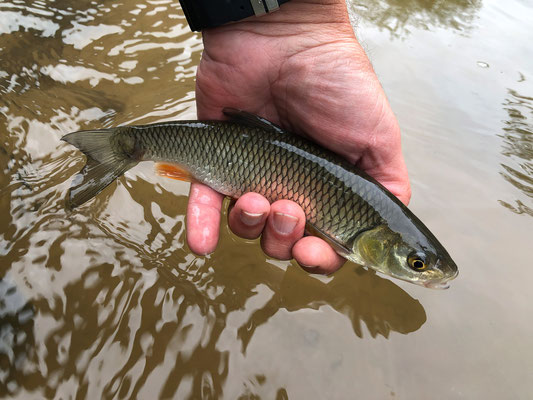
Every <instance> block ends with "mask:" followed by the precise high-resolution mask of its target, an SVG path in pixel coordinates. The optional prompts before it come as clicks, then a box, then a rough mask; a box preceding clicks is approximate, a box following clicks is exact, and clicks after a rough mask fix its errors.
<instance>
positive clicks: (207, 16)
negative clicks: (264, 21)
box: [180, 0, 289, 31]
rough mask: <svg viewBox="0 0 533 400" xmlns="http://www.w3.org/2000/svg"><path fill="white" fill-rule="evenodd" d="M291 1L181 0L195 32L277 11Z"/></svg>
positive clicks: (188, 20)
mask: <svg viewBox="0 0 533 400" xmlns="http://www.w3.org/2000/svg"><path fill="white" fill-rule="evenodd" d="M287 1H289V0H180V4H181V8H182V9H183V12H184V13H185V17H186V18H187V22H188V23H189V27H190V28H191V30H193V31H201V30H202V29H206V28H214V27H215V26H219V25H223V24H225V23H227V22H232V21H239V20H241V19H244V18H247V17H250V16H252V15H255V16H257V17H259V16H261V15H263V14H266V13H270V12H273V11H276V10H277V9H278V8H279V6H280V4H283V3H286V2H287Z"/></svg>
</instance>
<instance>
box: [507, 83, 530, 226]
mask: <svg viewBox="0 0 533 400" xmlns="http://www.w3.org/2000/svg"><path fill="white" fill-rule="evenodd" d="M503 107H504V109H505V111H507V114H508V116H509V117H508V119H507V120H506V121H504V125H505V126H504V128H503V131H504V133H503V135H500V136H501V138H502V139H503V146H502V154H503V155H505V156H506V157H508V158H509V161H508V162H507V163H505V164H501V166H502V168H503V169H504V170H503V171H502V172H500V174H501V176H503V178H504V179H505V180H506V181H507V182H509V183H510V184H512V185H513V186H514V187H516V188H517V189H519V190H520V191H521V192H522V193H523V194H525V195H526V196H527V197H528V198H529V199H533V98H531V97H527V96H523V95H521V94H519V93H518V92H516V91H515V90H511V89H510V90H509V97H508V98H507V99H506V100H505V102H504V103H503ZM500 204H502V205H503V206H504V207H506V208H508V209H509V210H511V211H513V212H515V213H517V214H528V215H531V216H533V208H532V207H531V203H529V205H528V204H524V202H522V201H521V200H515V204H511V203H508V202H505V201H503V200H500Z"/></svg>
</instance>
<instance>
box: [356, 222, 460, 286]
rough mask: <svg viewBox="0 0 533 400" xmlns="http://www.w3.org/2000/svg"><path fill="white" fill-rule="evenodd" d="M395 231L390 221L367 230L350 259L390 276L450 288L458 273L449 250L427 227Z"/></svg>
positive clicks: (360, 236)
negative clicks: (450, 283) (450, 282)
mask: <svg viewBox="0 0 533 400" xmlns="http://www.w3.org/2000/svg"><path fill="white" fill-rule="evenodd" d="M409 228H411V229H405V227H404V229H401V230H394V229H392V228H391V226H389V225H387V224H382V225H378V226H377V227H375V228H373V229H369V230H366V231H363V232H362V233H360V234H359V235H357V237H356V238H355V239H354V241H353V245H352V252H351V254H349V255H348V256H347V258H348V259H350V260H351V261H354V262H356V263H358V264H360V265H363V266H366V267H369V268H373V269H375V270H377V271H379V272H382V273H384V274H386V275H390V276H393V277H395V278H398V279H401V280H404V281H407V282H410V283H414V284H417V285H421V286H425V287H428V288H432V289H447V288H448V287H449V284H448V282H449V281H450V280H452V279H454V278H455V277H456V276H457V274H458V269H457V265H456V264H455V263H454V261H453V260H452V258H451V257H450V255H449V254H448V252H447V251H446V250H445V249H444V247H443V246H442V245H441V244H440V243H439V242H438V241H437V239H436V238H435V237H434V236H433V235H432V234H431V232H429V230H427V228H425V227H424V228H425V229H426V230H427V232H425V231H423V230H421V229H419V228H418V227H417V226H412V227H409Z"/></svg>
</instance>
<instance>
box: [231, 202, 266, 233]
mask: <svg viewBox="0 0 533 400" xmlns="http://www.w3.org/2000/svg"><path fill="white" fill-rule="evenodd" d="M269 212H270V203H269V202H268V200H267V199H265V198H264V197H263V196H261V195H260V194H258V193H246V194H244V195H242V196H241V197H240V198H239V200H237V202H236V203H235V205H234V206H233V208H232V209H231V211H230V213H229V217H228V222H229V226H230V228H231V230H232V231H233V233H235V234H236V235H237V236H240V237H243V238H245V239H255V238H258V237H259V235H261V232H263V228H264V227H265V222H266V220H267V217H268V214H269Z"/></svg>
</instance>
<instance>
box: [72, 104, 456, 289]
mask: <svg viewBox="0 0 533 400" xmlns="http://www.w3.org/2000/svg"><path fill="white" fill-rule="evenodd" d="M223 112H224V114H225V115H226V116H227V117H228V119H227V120H220V121H219V120H212V121H199V120H189V121H170V122H162V123H156V124H149V125H131V126H119V127H115V128H107V129H99V130H85V131H78V132H73V133H69V134H67V135H65V136H63V137H62V140H64V141H65V142H67V143H69V144H71V145H73V146H75V147H76V148H78V149H79V150H80V151H81V152H83V153H84V154H85V155H86V156H87V163H86V164H85V166H84V167H83V169H82V170H81V171H80V172H79V173H78V174H77V176H76V177H75V178H74V180H73V182H72V185H71V188H70V189H69V192H68V194H67V199H66V205H67V207H68V208H70V209H74V208H76V207H78V206H80V205H82V204H84V203H85V202H87V201H89V200H91V199H92V198H93V197H95V196H96V195H97V194H98V193H100V192H101V191H102V190H103V189H104V188H105V187H107V186H108V185H109V184H111V183H112V182H113V181H115V180H116V179H117V178H119V177H120V176H121V175H122V174H124V172H126V171H127V170H129V169H130V168H132V167H133V166H135V165H136V164H137V163H139V162H141V161H155V162H156V170H158V171H159V173H160V174H161V175H163V176H170V177H175V178H178V179H182V180H194V181H197V182H201V183H203V184H205V185H207V186H209V187H211V188H212V189H214V190H216V191H218V192H220V193H222V194H224V195H226V196H229V197H232V198H238V197H240V196H242V195H243V194H245V193H247V192H257V193H259V194H261V195H263V196H265V197H266V198H267V199H268V200H269V201H270V202H274V201H277V200H280V199H288V200H292V201H294V202H296V203H298V204H299V205H300V206H301V207H302V209H303V210H304V212H305V215H306V230H307V231H308V232H309V233H310V234H313V235H316V236H318V237H321V238H322V239H324V240H325V241H326V242H327V243H329V244H330V245H331V246H332V247H333V249H335V251H336V252H337V253H338V254H340V255H341V256H343V257H344V258H346V259H347V260H350V261H352V262H354V263H356V264H358V265H360V266H363V267H366V268H371V269H374V270H376V271H378V272H380V273H382V274H385V275H388V276H391V277H393V278H397V279H400V280H403V281H407V282H410V283H413V284H417V285H421V286H424V287H427V288H432V289H446V288H447V287H449V281H451V280H452V279H454V278H455V277H456V276H457V274H458V268H457V265H456V264H455V262H454V261H453V260H452V258H451V256H450V255H449V254H448V252H447V251H446V249H445V248H444V246H443V245H441V243H440V242H439V241H438V240H437V238H436V237H435V236H434V235H433V234H432V233H431V231H430V230H429V229H428V228H427V227H426V226H425V225H424V224H423V223H422V221H420V219H418V218H417V217H416V216H415V215H414V214H413V213H412V212H411V211H410V210H409V208H407V207H406V206H405V205H404V204H403V203H402V202H401V201H400V200H399V199H398V198H397V197H396V196H394V195H393V194H392V193H391V192H389V191H388V190H387V189H386V188H385V187H384V186H383V185H382V184H380V183H379V182H378V181H376V180H375V179H374V178H372V177H371V176H370V175H368V174H367V173H365V172H364V171H362V170H361V169H359V168H357V167H356V166H355V165H353V164H351V163H349V162H348V161H347V160H345V159H344V158H342V157H341V156H339V155H337V154H335V153H333V152H331V151H329V150H327V149H324V148H322V147H321V146H319V145H318V144H316V143H314V142H312V141H310V140H308V139H306V138H304V137H303V136H300V135H296V134H293V133H291V132H288V131H286V130H284V129H282V128H281V127H279V126H277V125H275V124H273V123H272V122H270V121H268V120H267V119H265V118H262V117H260V116H257V115H254V114H251V113H248V112H246V111H242V110H236V109H231V108H225V109H224V110H223Z"/></svg>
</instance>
